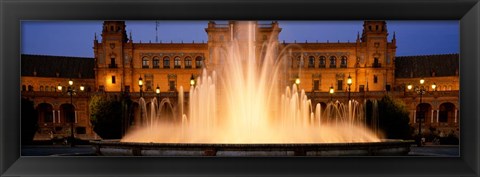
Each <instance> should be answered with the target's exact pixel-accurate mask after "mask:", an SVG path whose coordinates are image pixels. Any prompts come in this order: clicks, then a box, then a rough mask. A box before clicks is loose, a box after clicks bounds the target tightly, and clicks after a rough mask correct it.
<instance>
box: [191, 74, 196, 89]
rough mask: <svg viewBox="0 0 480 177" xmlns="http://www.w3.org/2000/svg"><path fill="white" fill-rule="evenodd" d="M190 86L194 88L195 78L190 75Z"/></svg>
mask: <svg viewBox="0 0 480 177" xmlns="http://www.w3.org/2000/svg"><path fill="white" fill-rule="evenodd" d="M190 86H192V87H194V86H195V77H194V76H193V74H192V77H190Z"/></svg>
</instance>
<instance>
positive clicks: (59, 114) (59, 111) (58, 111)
mask: <svg viewBox="0 0 480 177" xmlns="http://www.w3.org/2000/svg"><path fill="white" fill-rule="evenodd" d="M58 123H61V121H60V110H58Z"/></svg>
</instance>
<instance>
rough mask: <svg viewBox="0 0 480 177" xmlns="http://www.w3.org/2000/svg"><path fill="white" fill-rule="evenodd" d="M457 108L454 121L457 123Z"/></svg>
mask: <svg viewBox="0 0 480 177" xmlns="http://www.w3.org/2000/svg"><path fill="white" fill-rule="evenodd" d="M457 113H458V112H457V109H455V123H457Z"/></svg>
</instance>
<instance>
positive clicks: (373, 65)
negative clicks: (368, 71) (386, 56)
mask: <svg viewBox="0 0 480 177" xmlns="http://www.w3.org/2000/svg"><path fill="white" fill-rule="evenodd" d="M372 67H373V68H381V67H382V64H381V63H372Z"/></svg>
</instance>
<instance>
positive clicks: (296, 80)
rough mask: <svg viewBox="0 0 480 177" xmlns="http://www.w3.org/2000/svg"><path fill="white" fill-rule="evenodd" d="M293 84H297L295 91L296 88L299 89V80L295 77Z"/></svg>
mask: <svg viewBox="0 0 480 177" xmlns="http://www.w3.org/2000/svg"><path fill="white" fill-rule="evenodd" d="M295 84H297V89H298V88H299V85H300V78H299V77H297V78H296V79H295Z"/></svg>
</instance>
